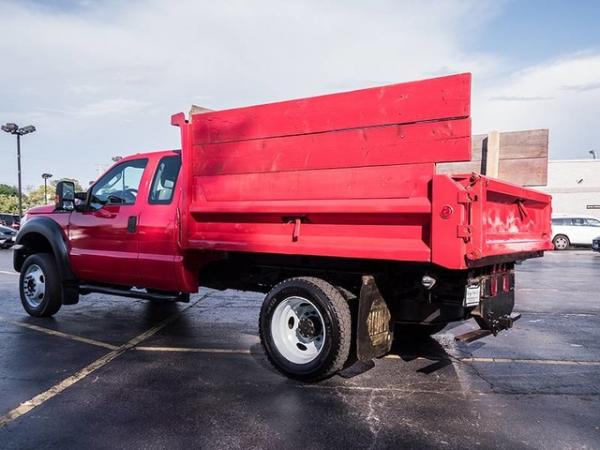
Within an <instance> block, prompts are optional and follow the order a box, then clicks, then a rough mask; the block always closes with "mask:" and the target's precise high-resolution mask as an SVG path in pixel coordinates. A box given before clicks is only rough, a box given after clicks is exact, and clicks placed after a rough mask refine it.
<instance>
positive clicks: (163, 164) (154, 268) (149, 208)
mask: <svg viewBox="0 0 600 450" xmlns="http://www.w3.org/2000/svg"><path fill="white" fill-rule="evenodd" d="M180 168H181V154H179V153H175V152H173V153H172V154H166V155H165V156H163V157H162V158H160V159H159V160H158V162H157V163H156V164H155V166H154V165H152V167H148V171H149V172H150V171H151V172H152V174H150V173H149V175H148V178H150V176H152V182H151V184H150V188H149V191H148V195H146V196H145V197H144V199H140V201H141V202H143V203H145V205H144V207H143V210H142V212H141V214H140V221H139V270H140V272H141V273H143V274H144V280H143V284H142V286H143V287H146V288H153V289H157V290H163V291H179V290H180V287H181V286H180V285H181V280H180V277H179V272H180V271H178V270H177V269H178V267H179V266H180V265H181V264H183V257H182V256H181V255H180V252H179V247H178V245H177V233H178V230H179V227H178V223H177V202H176V198H177V196H176V195H175V193H176V188H177V181H178V178H179V169H180Z"/></svg>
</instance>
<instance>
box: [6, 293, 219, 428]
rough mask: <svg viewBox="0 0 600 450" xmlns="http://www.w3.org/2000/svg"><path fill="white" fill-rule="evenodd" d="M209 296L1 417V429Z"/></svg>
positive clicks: (154, 332) (139, 342)
mask: <svg viewBox="0 0 600 450" xmlns="http://www.w3.org/2000/svg"><path fill="white" fill-rule="evenodd" d="M209 295H210V294H206V295H204V296H202V297H200V298H199V299H198V300H196V301H195V302H194V303H192V304H191V305H188V306H186V307H185V308H183V309H181V310H180V311H178V312H176V313H174V314H172V315H170V316H169V317H167V318H166V319H165V320H163V321H162V322H160V323H159V324H158V325H156V326H154V327H152V328H150V329H149V330H148V331H145V332H144V333H142V334H140V335H139V336H136V337H134V338H133V339H131V340H130V341H128V342H127V343H126V344H123V345H121V346H120V347H118V348H117V349H116V350H113V351H111V352H110V353H107V354H106V355H104V356H102V357H101V358H98V359H97V360H96V361H94V362H92V363H91V364H88V365H87V366H85V367H84V368H83V369H81V370H79V371H78V372H76V373H74V374H73V375H71V376H70V377H68V378H65V379H64V380H62V381H61V382H59V383H57V384H55V385H54V386H52V387H51V388H50V389H48V390H47V391H44V392H42V393H41V394H38V395H36V396H35V397H33V398H32V399H30V400H27V401H26V402H23V403H21V404H20V405H19V406H17V407H16V408H15V409H13V410H11V411H9V412H8V413H6V414H5V415H3V416H1V417H0V428H2V427H4V426H5V425H7V424H9V423H10V422H12V421H13V420H15V419H18V418H19V417H21V416H22V415H24V414H27V413H28V412H30V411H31V410H32V409H34V408H37V407H38V406H40V405H42V404H44V403H45V402H47V401H48V400H50V399H51V398H53V397H55V396H56V395H58V394H60V393H61V392H63V391H64V390H65V389H67V388H69V387H70V386H72V385H74V384H75V383H77V382H78V381H81V380H83V379H84V378H85V377H87V376H88V375H90V374H91V373H93V372H95V371H96V370H98V369H100V368H102V367H104V366H105V365H107V364H108V363H110V362H111V361H112V360H114V359H115V358H118V357H119V356H121V355H122V354H123V353H125V352H126V351H128V350H130V349H132V348H134V347H135V346H136V345H139V344H141V343H142V342H143V341H145V340H146V339H148V338H149V337H151V336H152V335H154V334H156V333H158V332H159V331H160V330H162V329H163V328H165V327H166V326H168V325H170V324H171V323H173V322H174V321H175V320H177V319H178V318H179V317H180V316H181V315H182V314H183V313H184V312H185V311H187V310H188V309H190V308H192V307H194V306H195V305H196V304H197V303H198V302H200V301H201V300H203V299H204V298H206V297H208V296H209Z"/></svg>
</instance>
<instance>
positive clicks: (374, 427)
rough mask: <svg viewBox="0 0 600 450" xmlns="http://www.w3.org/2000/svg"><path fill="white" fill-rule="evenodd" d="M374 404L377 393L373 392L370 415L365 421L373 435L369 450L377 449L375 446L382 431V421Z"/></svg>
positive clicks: (369, 409)
mask: <svg viewBox="0 0 600 450" xmlns="http://www.w3.org/2000/svg"><path fill="white" fill-rule="evenodd" d="M374 402H375V391H371V394H370V395H369V403H368V414H367V418H366V419H365V420H366V421H367V424H368V425H369V431H370V432H371V435H372V441H371V445H370V446H369V449H373V448H375V445H376V444H377V437H378V436H379V432H380V431H381V419H380V418H379V416H378V415H377V411H376V408H375V405H374Z"/></svg>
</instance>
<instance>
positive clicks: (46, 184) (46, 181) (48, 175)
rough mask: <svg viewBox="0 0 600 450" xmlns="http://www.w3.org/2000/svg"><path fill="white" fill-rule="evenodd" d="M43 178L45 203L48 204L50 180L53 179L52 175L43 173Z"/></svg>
mask: <svg viewBox="0 0 600 450" xmlns="http://www.w3.org/2000/svg"><path fill="white" fill-rule="evenodd" d="M42 178H43V179H44V203H46V205H47V204H48V179H49V178H52V174H51V173H43V174H42Z"/></svg>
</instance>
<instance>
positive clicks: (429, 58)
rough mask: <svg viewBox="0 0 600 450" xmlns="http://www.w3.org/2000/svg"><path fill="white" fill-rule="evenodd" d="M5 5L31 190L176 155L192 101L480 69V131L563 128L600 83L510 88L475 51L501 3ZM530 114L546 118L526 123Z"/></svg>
mask: <svg viewBox="0 0 600 450" xmlns="http://www.w3.org/2000/svg"><path fill="white" fill-rule="evenodd" d="M0 6H1V7H2V11H3V14H2V15H1V16H0V42H2V43H3V45H2V52H3V58H2V61H4V63H3V66H2V68H1V70H0V99H1V103H0V121H18V122H19V123H22V124H28V123H34V124H35V125H36V126H37V128H38V132H37V133H35V134H33V135H31V136H27V138H26V139H25V140H24V149H23V153H24V176H25V179H26V182H27V184H33V183H37V182H38V179H39V175H38V174H41V173H42V172H43V171H51V172H53V173H55V174H56V175H64V176H75V177H77V178H80V179H82V181H83V182H84V183H85V182H86V181H87V180H89V179H91V178H93V177H94V176H95V174H96V173H95V165H96V164H97V163H104V162H106V161H108V160H109V159H110V156H111V155H121V154H128V153H133V152H138V151H145V150H152V149H157V148H172V147H176V146H177V145H178V134H177V130H175V129H173V128H172V127H170V126H169V117H170V114H172V113H174V112H178V111H182V110H183V111H186V110H187V109H188V108H189V106H190V104H191V103H196V104H200V105H202V106H206V107H209V108H212V109H218V108H225V107H232V106H239V105H246V104H252V103H260V102H266V101H272V100H279V99H285V98H293V97H300V96H307V95H314V94H318V93H325V92H331V91H339V90H345V89H353V88H359V87H365V86H371V85H377V84H383V83H392V82H398V81H405V80H411V79H418V78H424V77H430V76H437V75H442V74H446V73H451V72H462V71H471V72H473V73H474V82H475V84H474V94H475V96H476V98H475V101H474V121H475V124H476V126H478V127H479V129H480V130H481V131H483V130H485V131H487V130H488V129H490V128H499V129H522V128H527V127H529V126H530V124H535V125H536V126H546V127H548V126H552V128H554V124H555V123H556V121H555V120H554V116H551V114H550V112H551V111H554V109H553V108H552V107H549V106H548V105H550V104H551V105H554V104H555V102H556V101H557V99H561V98H563V97H568V96H569V95H570V96H573V97H574V96H575V95H576V94H578V91H577V90H576V89H575V88H574V89H571V90H569V88H568V87H569V86H580V88H581V86H584V87H585V86H588V87H589V86H592V88H593V83H595V82H596V80H598V79H600V78H598V77H596V78H593V77H588V78H585V77H583V76H581V77H578V78H577V79H576V80H574V79H568V78H565V77H564V73H563V71H562V70H559V73H556V74H554V72H551V73H552V75H551V76H549V74H548V73H546V72H545V71H544V70H545V69H544V68H541V67H540V68H532V69H531V70H530V71H525V72H519V73H517V74H515V75H514V76H511V77H509V78H507V79H506V80H504V79H499V78H498V75H497V74H498V73H500V71H501V70H506V67H510V64H509V63H508V62H507V61H505V60H503V59H501V58H499V57H498V56H496V55H492V54H485V53H473V52H470V51H467V50H465V48H467V47H468V45H467V44H468V43H469V42H470V40H471V39H473V37H474V36H476V35H477V34H478V33H480V32H482V31H483V30H484V27H485V25H486V23H487V21H489V20H490V19H491V18H493V17H494V16H495V15H496V14H497V13H498V12H499V10H500V8H501V7H502V3H499V2H493V1H489V2H482V1H476V0H473V1H458V0H457V1H446V2H433V1H431V2H427V1H416V0H415V1H406V2H396V1H392V0H388V1H385V0H382V1H375V2H368V3H365V2H359V1H339V2H327V1H320V2H317V1H297V2H296V1H295V2H280V1H275V0H266V1H260V2H246V1H242V0H237V1H228V2H209V1H205V2H200V1H192V0H188V1H185V0H181V1H177V2H168V1H158V0H150V1H131V2H116V1H112V2H80V3H79V4H75V5H74V6H72V7H71V8H70V9H68V10H61V9H60V8H58V7H54V8H49V7H42V6H39V5H37V4H35V3H27V2H4V3H3V2H2V1H1V0H0ZM581 57H582V58H592V59H593V58H594V57H593V56H591V55H587V56H585V55H584V56H581ZM569 61H571V60H569ZM553 64H555V65H556V64H560V61H558V62H554V63H553ZM584 66H585V64H584ZM586 70H587V69H586ZM538 72H539V74H538ZM548 79H550V80H551V82H550V81H548ZM544 86H552V89H550V90H548V89H545V88H544ZM513 87H516V88H517V89H516V90H513ZM595 92H600V90H593V89H591V90H589V91H586V93H585V94H584V93H582V95H587V94H589V93H595ZM492 97H496V100H490V99H491V98H492ZM502 97H504V98H505V99H508V98H515V99H516V100H512V101H502V100H501V98H502ZM518 97H521V98H522V99H525V98H527V97H529V98H534V99H535V98H539V99H546V98H551V99H549V100H544V101H528V102H525V101H519V100H518V99H517V98H518ZM525 103H526V104H527V107H526V108H524V109H526V110H527V111H529V113H531V112H533V114H532V116H534V117H535V120H533V119H532V118H531V117H530V116H529V115H528V114H515V110H521V106H522V105H524V104H525ZM570 105H571V104H570ZM573 105H578V103H573V104H572V105H571V106H573ZM536 107H537V108H538V109H540V110H543V111H544V114H541V113H540V112H538V113H535V111H536V109H535V108H536ZM478 116H479V117H478ZM574 130H575V129H573V128H570V129H569V131H568V132H565V133H567V134H568V133H572V132H574ZM554 135H555V131H554V130H552V136H554ZM9 141H10V139H8V136H4V137H3V138H2V139H0V152H1V153H4V152H8V151H12V149H13V145H14V143H12V142H9ZM14 174H15V170H14V167H13V165H11V164H8V165H2V166H0V182H13V179H14V178H15V175H14Z"/></svg>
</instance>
